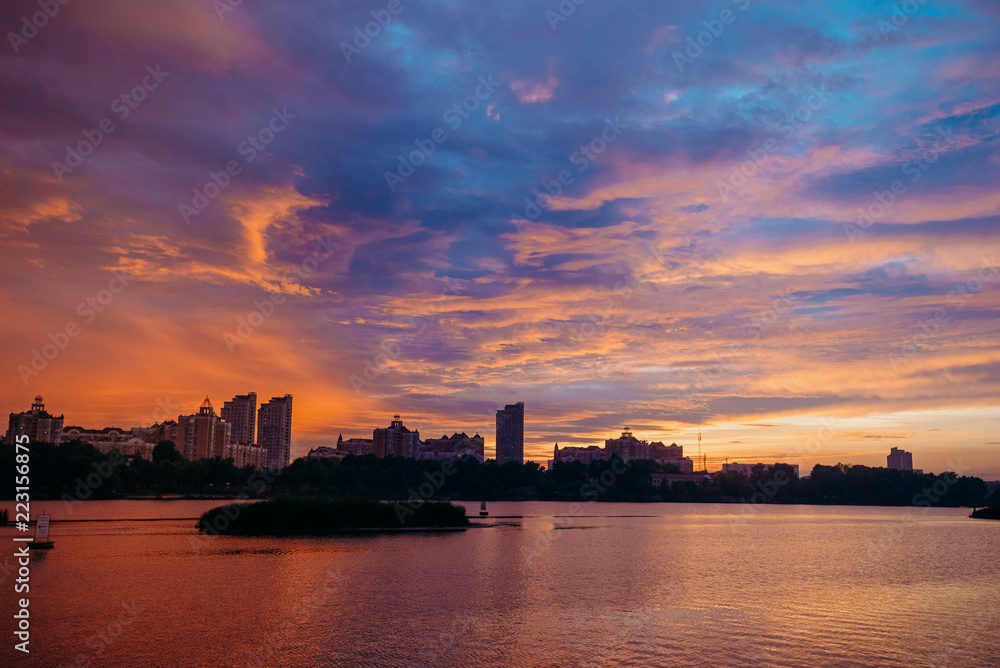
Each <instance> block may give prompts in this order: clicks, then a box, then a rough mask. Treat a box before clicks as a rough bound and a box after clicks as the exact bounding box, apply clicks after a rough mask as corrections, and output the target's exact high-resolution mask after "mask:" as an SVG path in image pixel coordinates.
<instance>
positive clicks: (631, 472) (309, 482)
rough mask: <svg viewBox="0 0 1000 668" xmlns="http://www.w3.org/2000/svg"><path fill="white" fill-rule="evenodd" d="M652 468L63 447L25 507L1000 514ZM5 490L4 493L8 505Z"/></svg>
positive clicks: (859, 483) (977, 493) (922, 499)
mask: <svg viewBox="0 0 1000 668" xmlns="http://www.w3.org/2000/svg"><path fill="white" fill-rule="evenodd" d="M13 467H14V452H13V446H6V445H3V446H0V478H3V479H13V478H14V470H13ZM676 472H677V469H676V468H675V467H672V466H660V465H659V464H657V463H656V462H654V461H650V460H632V461H629V462H623V461H621V460H620V459H617V458H615V459H612V460H611V461H597V462H592V463H591V464H589V465H584V464H582V463H580V462H559V463H556V464H555V465H554V466H553V467H552V468H551V469H548V470H546V469H543V468H542V467H540V466H539V465H538V464H537V463H534V462H526V463H524V464H520V463H518V462H507V463H505V464H497V463H496V462H495V461H493V460H487V461H486V462H485V463H483V462H480V461H478V460H477V459H475V458H474V457H464V458H462V459H461V460H458V461H451V460H449V461H434V460H415V459H401V458H397V457H386V458H383V459H379V458H377V457H375V456H374V455H367V456H364V457H355V456H352V455H349V456H347V457H345V458H343V459H342V460H341V459H338V458H335V457H330V458H320V459H307V458H300V459H297V460H295V461H293V462H292V463H291V465H290V466H288V467H287V468H285V469H284V470H282V471H255V470H254V469H252V468H251V467H243V468H240V467H237V466H235V465H234V464H233V461H232V460H224V459H220V458H215V459H201V460H197V461H188V460H186V459H184V457H182V456H181V455H180V453H178V452H177V451H176V448H175V447H174V445H173V443H170V442H169V441H164V442H162V443H161V444H159V445H157V447H156V449H155V450H154V452H153V461H148V460H144V459H141V458H138V457H125V456H123V455H121V454H119V453H117V452H112V453H111V454H109V455H102V454H101V453H99V452H98V451H97V450H96V449H95V448H94V447H93V446H91V445H88V444H86V443H81V442H80V441H70V442H67V443H62V444H60V445H52V444H49V443H32V445H31V481H32V498H34V499H63V500H64V501H72V500H85V499H115V498H137V497H142V498H150V497H154V498H155V497H157V496H161V495H162V496H174V497H176V496H185V495H186V496H194V497H218V498H227V497H228V498H233V497H240V498H246V497H259V496H273V495H275V494H278V495H286V496H288V495H298V496H326V497H338V498H364V499H372V500H378V499H402V500H412V499H422V500H427V499H444V500H449V499H465V500H476V501H478V500H480V499H483V500H487V501H501V500H504V501H516V500H547V501H588V500H599V501H669V502H700V503H718V502H743V501H747V502H751V503H803V504H829V505H833V504H842V505H873V506H908V505H916V506H952V507H955V506H968V507H977V506H983V505H992V506H1000V490H998V491H996V492H994V494H993V495H992V496H991V497H990V498H987V492H986V484H985V483H984V482H983V481H982V480H981V479H980V478H975V477H969V476H956V475H955V474H953V473H942V474H939V475H932V474H918V473H913V472H909V471H895V470H890V469H885V468H876V467H868V466H858V465H853V466H852V465H849V464H837V465H836V466H821V465H817V466H815V467H814V468H813V470H812V471H811V475H810V476H809V477H807V478H802V479H800V478H797V477H796V476H795V475H794V471H793V470H792V468H791V467H788V466H784V465H777V466H775V467H773V468H769V469H768V468H765V467H755V469H754V470H753V471H752V472H751V474H750V475H749V476H747V475H744V474H742V473H740V472H736V471H731V472H726V473H721V472H720V473H714V474H712V475H711V476H709V477H706V478H702V479H698V480H693V479H691V480H683V481H679V482H678V481H671V482H663V483H661V484H655V483H654V476H655V475H656V474H663V473H676ZM12 493H13V487H7V488H6V492H0V494H6V495H7V498H11V495H12Z"/></svg>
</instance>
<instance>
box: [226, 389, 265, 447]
mask: <svg viewBox="0 0 1000 668" xmlns="http://www.w3.org/2000/svg"><path fill="white" fill-rule="evenodd" d="M222 419H223V420H225V421H226V422H227V423H229V442H230V443H234V444H235V443H240V444H243V445H249V444H251V443H255V442H256V441H255V440H254V437H255V436H256V435H257V431H256V426H257V393H256V392H248V393H247V394H237V395H236V396H235V397H233V399H232V401H227V402H225V403H224V404H222Z"/></svg>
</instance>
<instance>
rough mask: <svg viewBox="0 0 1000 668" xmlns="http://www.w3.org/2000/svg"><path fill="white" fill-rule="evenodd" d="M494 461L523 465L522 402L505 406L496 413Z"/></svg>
mask: <svg viewBox="0 0 1000 668" xmlns="http://www.w3.org/2000/svg"><path fill="white" fill-rule="evenodd" d="M496 440H497V443H496V459H497V463H498V464H503V463H504V462H520V463H522V464H523V463H524V402H523V401H519V402H517V403H516V404H507V405H506V406H504V408H503V409H502V410H498V411H497V439H496Z"/></svg>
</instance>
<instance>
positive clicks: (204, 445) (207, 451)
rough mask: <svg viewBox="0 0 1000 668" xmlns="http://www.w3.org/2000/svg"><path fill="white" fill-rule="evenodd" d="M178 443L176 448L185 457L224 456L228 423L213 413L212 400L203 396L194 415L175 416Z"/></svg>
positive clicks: (227, 441) (205, 457)
mask: <svg viewBox="0 0 1000 668" xmlns="http://www.w3.org/2000/svg"><path fill="white" fill-rule="evenodd" d="M177 432H178V437H179V439H180V441H181V442H180V443H177V444H176V445H177V449H178V450H180V452H181V454H183V455H184V457H185V458H187V459H190V460H195V459H211V458H213V457H225V456H226V445H227V444H228V443H229V425H228V424H227V423H226V421H225V420H223V419H221V418H220V417H219V416H218V415H216V414H215V409H214V408H213V407H212V402H211V401H209V400H208V397H205V401H203V402H202V403H201V408H199V409H198V413H197V414H195V415H179V416H177Z"/></svg>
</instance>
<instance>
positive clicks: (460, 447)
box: [417, 431, 486, 461]
mask: <svg viewBox="0 0 1000 668" xmlns="http://www.w3.org/2000/svg"><path fill="white" fill-rule="evenodd" d="M485 443H486V440H485V439H484V438H483V437H482V436H480V435H479V434H478V433H477V434H476V435H475V436H469V435H467V434H466V433H465V432H464V431H463V432H462V433H461V434H452V435H451V436H448V435H443V436H442V437H441V438H429V439H427V440H425V441H424V442H423V443H422V444H421V445H420V447H419V450H418V452H417V459H459V458H461V457H465V456H467V455H468V456H472V457H475V458H476V459H478V460H479V461H484V458H485V455H486V452H485V449H486V448H485Z"/></svg>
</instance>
